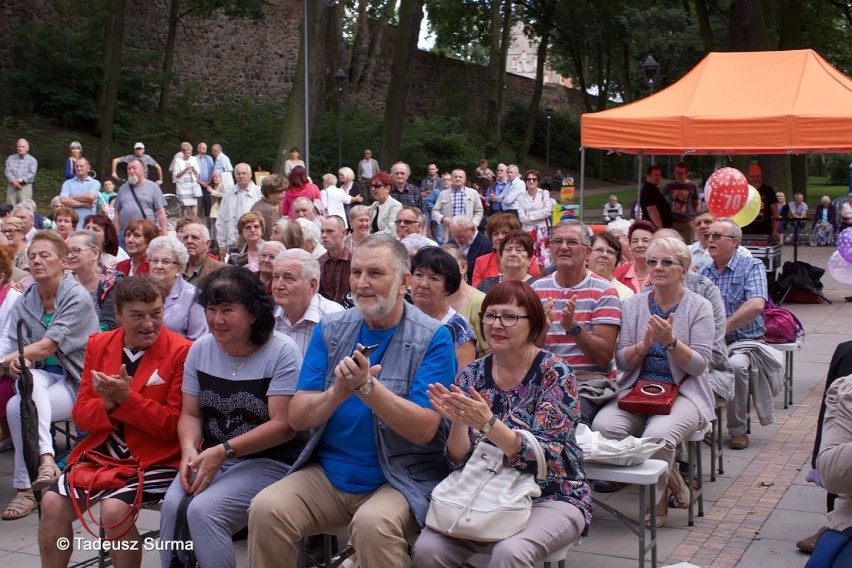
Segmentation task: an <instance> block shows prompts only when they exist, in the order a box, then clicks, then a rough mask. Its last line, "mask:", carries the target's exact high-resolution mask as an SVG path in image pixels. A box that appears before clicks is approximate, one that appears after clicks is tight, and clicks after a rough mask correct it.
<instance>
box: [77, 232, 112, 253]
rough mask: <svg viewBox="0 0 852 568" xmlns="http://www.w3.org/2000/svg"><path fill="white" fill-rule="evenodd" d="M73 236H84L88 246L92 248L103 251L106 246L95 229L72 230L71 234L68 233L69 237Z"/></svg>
mask: <svg viewBox="0 0 852 568" xmlns="http://www.w3.org/2000/svg"><path fill="white" fill-rule="evenodd" d="M72 237H80V238H82V239H83V242H84V243H85V244H86V246H87V247H89V248H91V249H97V250H99V251H101V252H103V250H104V247H103V245H102V244H101V238H100V237H99V236H98V234H97V233H95V232H94V231H72V232H71V234H70V235H68V239H69V240H70V239H71V238H72Z"/></svg>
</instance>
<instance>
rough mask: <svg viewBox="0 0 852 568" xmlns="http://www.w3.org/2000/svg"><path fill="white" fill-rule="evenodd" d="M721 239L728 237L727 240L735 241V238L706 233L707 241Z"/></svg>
mask: <svg viewBox="0 0 852 568" xmlns="http://www.w3.org/2000/svg"><path fill="white" fill-rule="evenodd" d="M722 237H728V238H729V239H736V237H732V236H731V235H723V234H722V233H707V240H708V241H718V240H719V239H721V238H722Z"/></svg>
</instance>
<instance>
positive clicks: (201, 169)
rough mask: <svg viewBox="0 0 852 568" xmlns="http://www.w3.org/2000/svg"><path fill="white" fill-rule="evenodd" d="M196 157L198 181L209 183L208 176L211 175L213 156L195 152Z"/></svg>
mask: <svg viewBox="0 0 852 568" xmlns="http://www.w3.org/2000/svg"><path fill="white" fill-rule="evenodd" d="M195 157H196V158H197V159H198V181H199V182H201V183H210V178H212V177H213V158H212V157H210V155H209V154H204V155H203V156H202V155H201V154H197V155H196V156H195Z"/></svg>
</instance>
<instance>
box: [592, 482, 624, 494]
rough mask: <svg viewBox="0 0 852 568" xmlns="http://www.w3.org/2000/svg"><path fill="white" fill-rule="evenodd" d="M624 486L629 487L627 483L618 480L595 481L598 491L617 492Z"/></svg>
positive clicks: (595, 487)
mask: <svg viewBox="0 0 852 568" xmlns="http://www.w3.org/2000/svg"><path fill="white" fill-rule="evenodd" d="M624 487H627V484H626V483H618V482H617V481H603V480H600V479H598V480H596V481H595V483H594V489H595V491H597V492H598V493H615V492H616V491H618V490H619V489H622V488H624Z"/></svg>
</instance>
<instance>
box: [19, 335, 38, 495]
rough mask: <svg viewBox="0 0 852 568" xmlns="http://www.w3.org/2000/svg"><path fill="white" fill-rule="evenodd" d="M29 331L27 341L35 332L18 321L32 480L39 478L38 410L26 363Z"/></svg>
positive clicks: (26, 457) (21, 385)
mask: <svg viewBox="0 0 852 568" xmlns="http://www.w3.org/2000/svg"><path fill="white" fill-rule="evenodd" d="M24 329H26V330H27V339H29V340H31V339H32V336H33V332H32V330H31V329H30V324H28V323H27V322H26V320H25V319H24V318H21V319H19V320H18V356H19V357H20V364H21V376H20V378H19V379H18V394H20V395H21V428H22V432H21V438H22V439H23V441H24V462H25V463H26V464H27V472H28V473H29V474H30V480H34V479H35V478H36V477H38V452H39V444H38V410H36V405H35V402H33V374H32V373H31V372H30V370H29V368H28V367H27V366H26V364H25V362H24V339H23V330H24Z"/></svg>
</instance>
